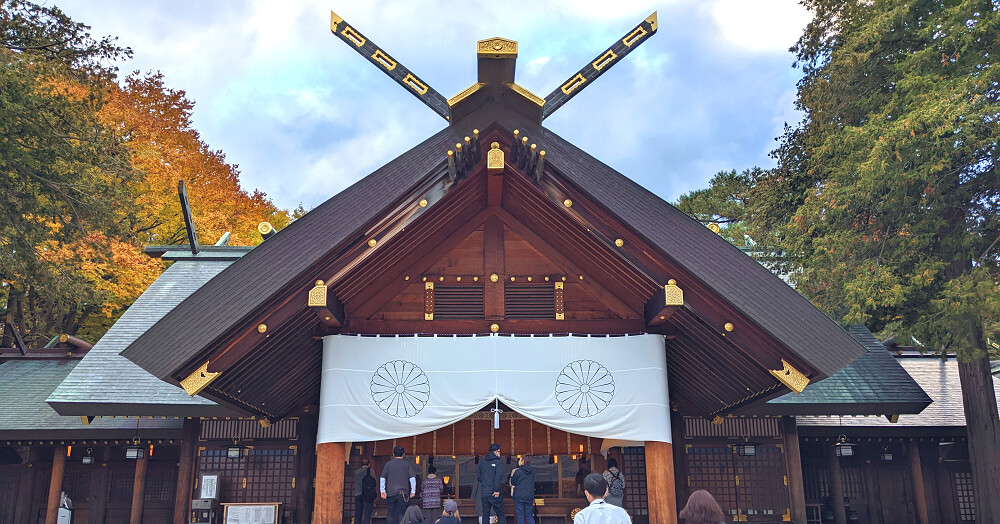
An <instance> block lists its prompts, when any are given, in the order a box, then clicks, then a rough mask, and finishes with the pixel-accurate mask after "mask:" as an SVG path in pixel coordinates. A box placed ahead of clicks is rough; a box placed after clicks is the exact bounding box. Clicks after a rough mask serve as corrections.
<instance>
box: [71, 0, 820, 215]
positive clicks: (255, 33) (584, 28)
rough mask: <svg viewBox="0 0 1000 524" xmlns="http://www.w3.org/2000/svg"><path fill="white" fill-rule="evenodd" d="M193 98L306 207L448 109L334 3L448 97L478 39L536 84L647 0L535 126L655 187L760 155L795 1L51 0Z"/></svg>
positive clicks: (780, 104) (202, 125)
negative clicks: (393, 72) (595, 72)
mask: <svg viewBox="0 0 1000 524" xmlns="http://www.w3.org/2000/svg"><path fill="white" fill-rule="evenodd" d="M52 3H54V4H55V5H58V6H59V7H61V8H62V9H63V10H64V11H66V12H67V13H68V14H69V15H70V16H72V17H73V18H74V19H75V20H77V21H80V22H83V23H86V24H88V25H91V26H92V27H93V32H94V33H95V34H100V35H104V34H110V35H114V36H117V37H119V43H121V44H122V45H126V46H130V47H132V48H133V50H134V51H135V57H134V58H133V59H132V60H131V61H129V62H125V63H123V64H120V67H121V70H122V71H123V72H126V73H127V72H129V71H131V70H135V69H138V70H142V71H149V70H159V71H162V72H163V73H164V75H165V81H166V83H167V85H168V86H170V87H171V88H174V89H182V90H185V91H186V92H187V95H188V97H189V98H191V99H192V100H194V101H195V102H196V105H195V110H194V123H195V127H196V129H198V131H199V132H200V133H201V134H202V138H203V140H205V141H206V142H207V143H208V144H209V146H210V147H212V148H213V149H221V150H222V151H223V152H225V153H226V156H227V159H228V161H229V162H231V163H235V164H238V165H239V166H240V170H241V172H242V176H241V180H242V184H243V186H244V187H245V188H248V189H260V190H262V191H264V192H265V193H267V195H268V196H270V197H271V198H272V199H273V200H274V202H275V203H276V204H277V205H278V206H279V207H283V208H292V207H295V206H296V205H298V204H299V203H302V204H303V205H305V207H306V208H307V209H309V208H312V207H315V206H316V205H318V204H319V203H321V202H322V201H324V200H325V199H327V198H329V197H330V196H332V195H334V194H335V193H337V192H338V191H340V190H342V189H344V188H345V187H347V186H348V185H350V184H351V183H353V182H354V181H356V180H358V179H360V178H361V177H363V176H365V175H367V174H368V173H370V172H371V171H373V170H375V169H376V168H378V167H379V166H381V165H382V164H384V163H386V162H388V161H390V160H392V159H393V158H395V157H396V156H398V155H399V154H401V153H403V152H405V151H406V150H408V149H409V148H411V147H413V146H414V145H416V144H417V143H419V142H420V141H421V140H423V139H424V138H426V137H427V136H429V135H431V134H432V133H434V132H436V131H438V130H439V129H441V128H442V127H444V126H445V125H446V122H445V121H444V120H443V119H441V118H440V117H439V116H437V115H436V114H434V113H433V112H431V111H430V110H429V109H428V108H427V107H425V106H424V105H423V104H422V103H420V102H419V101H418V100H417V99H415V98H414V97H413V96H411V95H410V94H409V93H407V92H405V91H404V90H403V89H402V88H401V87H399V86H398V85H396V84H395V83H394V82H393V81H391V80H390V79H389V78H388V77H386V76H385V75H383V74H382V73H381V72H380V71H378V70H376V69H375V68H374V67H373V66H372V65H371V64H369V63H368V62H367V61H366V60H364V59H363V58H362V57H361V56H360V55H358V54H357V53H355V52H354V51H353V50H351V49H349V48H348V47H347V46H346V45H345V44H344V43H343V42H341V41H340V40H339V39H337V38H336V37H335V36H333V35H332V34H330V30H329V18H330V11H331V10H333V11H335V12H337V14H339V15H340V16H342V17H343V18H344V19H345V20H347V21H348V22H349V23H351V24H352V25H353V26H355V27H357V28H358V29H359V30H360V31H361V32H362V33H363V34H365V36H367V37H368V38H370V39H372V40H373V41H374V42H376V43H377V44H378V45H379V46H380V47H382V48H383V49H385V50H386V51H387V52H389V53H390V54H392V55H393V57H394V58H396V59H397V60H399V61H400V62H402V63H403V64H405V65H406V66H407V67H408V68H409V69H411V70H413V71H414V72H415V73H416V74H418V75H419V76H420V77H421V78H423V79H424V80H425V81H427V82H428V83H429V84H430V85H431V86H433V87H434V88H435V89H437V90H438V91H439V92H440V93H441V94H442V95H444V96H445V97H446V98H447V97H451V96H453V95H454V94H456V93H458V92H459V91H461V90H462V89H464V88H466V87H468V86H469V85H470V84H472V83H474V82H475V79H476V54H475V43H476V41H477V40H481V39H485V38H490V37H494V36H502V37H505V38H510V39H512V40H516V41H518V48H519V49H518V51H519V55H518V59H517V73H516V78H517V82H518V83H519V84H521V85H522V86H524V87H526V88H528V89H530V90H531V91H532V92H534V93H536V94H538V95H540V96H543V97H544V96H545V95H547V94H548V93H549V92H550V91H551V90H552V89H553V88H555V87H556V86H558V85H560V84H561V83H562V82H563V81H565V80H566V79H567V78H569V77H570V76H571V75H573V74H574V73H575V72H576V71H577V70H578V69H579V68H580V67H582V66H583V65H584V64H586V63H587V62H588V61H590V60H593V58H594V57H595V56H597V55H598V54H599V53H600V52H602V51H603V50H604V49H605V48H607V47H608V46H609V45H610V44H611V43H613V42H614V41H615V40H616V39H618V38H621V36H622V35H623V34H625V33H626V32H627V31H628V30H630V29H631V28H632V27H634V26H635V24H637V23H638V22H639V21H641V20H642V19H644V18H645V17H646V16H647V15H648V14H649V13H651V12H653V11H654V10H655V11H658V15H659V30H658V32H657V34H656V35H655V36H654V37H653V38H651V39H649V40H647V41H646V42H645V43H643V45H642V46H641V47H640V48H639V49H638V50H636V51H634V52H632V53H631V54H630V55H629V56H628V57H627V58H626V59H625V60H624V61H622V62H620V63H618V64H617V65H615V67H614V68H613V69H612V70H610V71H609V72H607V73H605V74H604V75H603V76H602V77H601V78H600V79H599V80H598V81H596V82H595V83H593V84H592V85H589V86H588V87H587V88H586V89H585V90H584V91H583V92H582V93H581V94H580V95H578V96H576V97H575V98H573V100H571V101H570V102H569V103H567V104H566V105H565V106H563V107H562V108H561V109H560V110H559V111H558V112H556V113H555V114H554V115H553V116H551V117H549V118H548V119H546V121H545V126H546V127H548V128H549V129H552V130H553V131H555V132H556V133H558V134H560V135H561V136H563V137H564V138H566V139H568V140H570V141H571V142H573V143H575V144H576V145H577V146H579V147H581V148H583V149H584V150H586V151H588V152H589V153H590V154H592V155H593V156H595V157H596V158H598V159H599V160H601V161H603V162H605V163H607V164H609V165H611V166H612V167H614V168H616V169H617V170H618V171H620V172H622V173H624V174H625V175H627V176H629V177H631V178H632V179H634V180H636V181H637V182H639V183H640V184H642V185H644V186H646V187H647V188H649V189H650V190H651V191H653V192H654V193H656V194H657V195H659V196H661V197H662V198H664V199H666V200H668V201H671V202H673V201H676V199H677V198H678V197H679V196H680V195H681V194H683V193H685V192H688V191H691V190H694V189H699V188H702V187H706V186H707V184H708V180H709V178H711V176H712V175H714V174H715V173H716V172H718V171H720V170H729V169H739V170H742V169H746V168H749V167H752V166H754V165H760V166H765V167H767V166H771V165H773V161H772V160H771V159H770V158H768V156H767V154H768V152H769V151H771V150H772V149H773V148H774V147H775V145H776V143H775V142H774V137H776V136H778V135H779V134H780V132H781V128H782V126H783V124H784V123H785V122H786V121H787V122H794V121H797V120H798V119H799V118H800V117H799V115H798V113H796V112H795V110H794V108H793V102H794V99H795V82H796V81H797V79H798V78H799V76H800V75H799V73H798V71H796V70H794V69H793V68H792V67H791V64H792V61H793V57H792V55H791V54H790V53H788V51H787V50H788V47H790V46H791V45H792V44H794V42H795V40H796V39H797V38H798V35H799V34H800V32H801V30H802V28H803V27H804V26H805V24H806V23H807V22H808V13H806V12H805V11H804V10H803V9H802V8H801V7H800V6H799V5H797V3H796V2H795V1H794V0H703V1H668V2H645V1H636V2H624V1H619V2H598V1H592V0H576V1H551V2H546V1H533V2H530V3H509V2H491V3H487V2H440V1H434V0H424V1H419V2H417V1H370V2H356V1H355V2H319V1H315V0H308V1H302V2H291V1H290V2H273V1H263V0H262V1H246V2H221V1H216V2H202V1H188V0H175V1H169V2H167V1H159V0H150V1H145V2H119V1H115V0H63V1H56V2H52Z"/></svg>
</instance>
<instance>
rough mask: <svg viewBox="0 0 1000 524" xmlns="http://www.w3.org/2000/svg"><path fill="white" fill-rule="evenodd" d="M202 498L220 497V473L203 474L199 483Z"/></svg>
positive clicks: (213, 498)
mask: <svg viewBox="0 0 1000 524" xmlns="http://www.w3.org/2000/svg"><path fill="white" fill-rule="evenodd" d="M198 486H199V491H200V496H199V497H198V498H200V499H212V500H215V499H217V498H219V475H218V474H211V475H202V476H201V482H200V483H199V484H198Z"/></svg>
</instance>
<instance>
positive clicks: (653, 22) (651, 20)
mask: <svg viewBox="0 0 1000 524" xmlns="http://www.w3.org/2000/svg"><path fill="white" fill-rule="evenodd" d="M645 22H646V23H648V24H649V27H650V28H652V29H653V31H656V11H653V14H651V15H649V16H647V17H646V20H645Z"/></svg>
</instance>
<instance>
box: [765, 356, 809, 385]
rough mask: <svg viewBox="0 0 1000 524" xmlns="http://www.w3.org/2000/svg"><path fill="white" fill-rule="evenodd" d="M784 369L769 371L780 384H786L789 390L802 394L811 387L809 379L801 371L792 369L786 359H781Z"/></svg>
mask: <svg viewBox="0 0 1000 524" xmlns="http://www.w3.org/2000/svg"><path fill="white" fill-rule="evenodd" d="M781 366H782V369H769V370H767V371H768V372H769V373H771V375H774V378H776V379H778V382H781V383H782V384H784V385H785V386H786V387H787V388H788V389H790V390H792V391H794V392H795V393H802V391H803V390H805V389H806V386H808V385H809V377H807V376H805V375H804V374H802V372H801V371H799V370H797V369H795V368H793V367H792V365H791V364H789V363H788V361H786V360H785V359H781Z"/></svg>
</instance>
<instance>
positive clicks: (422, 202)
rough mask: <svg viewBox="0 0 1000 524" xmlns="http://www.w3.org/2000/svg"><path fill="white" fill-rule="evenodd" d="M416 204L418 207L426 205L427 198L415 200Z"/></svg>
mask: <svg viewBox="0 0 1000 524" xmlns="http://www.w3.org/2000/svg"><path fill="white" fill-rule="evenodd" d="M417 205H418V206H420V207H427V199H426V198H421V199H420V202H417Z"/></svg>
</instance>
